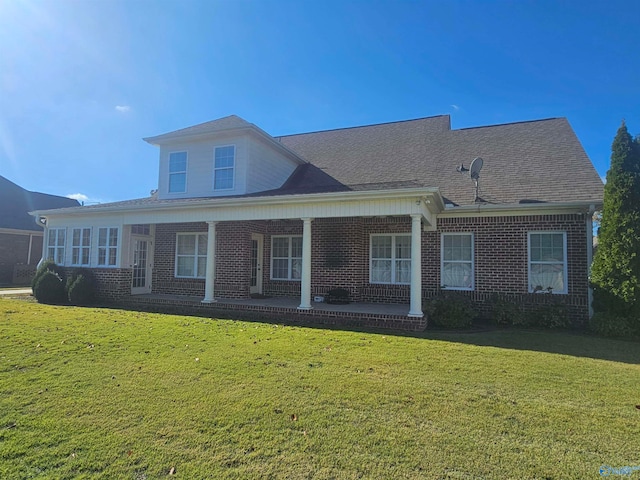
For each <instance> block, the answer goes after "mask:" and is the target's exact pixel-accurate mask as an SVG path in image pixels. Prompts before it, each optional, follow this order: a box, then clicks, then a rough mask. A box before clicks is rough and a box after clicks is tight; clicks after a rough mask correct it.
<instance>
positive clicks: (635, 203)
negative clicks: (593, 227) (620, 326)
mask: <svg viewBox="0 0 640 480" xmlns="http://www.w3.org/2000/svg"><path fill="white" fill-rule="evenodd" d="M591 281H592V283H593V286H594V304H593V306H594V309H595V310H596V311H601V312H610V313H613V314H616V315H620V316H624V317H633V319H634V322H633V323H635V324H636V326H637V327H638V326H640V141H639V139H637V138H636V139H635V140H634V139H633V138H631V135H630V134H629V132H628V130H627V126H626V125H625V123H624V121H623V122H622V125H621V126H620V128H619V129H618V133H617V134H616V137H615V139H614V140H613V144H612V145H611V166H610V167H609V171H608V172H607V184H606V185H605V187H604V206H603V210H602V223H601V226H600V231H599V233H598V250H597V252H596V256H595V259H594V261H593V266H592V269H591Z"/></svg>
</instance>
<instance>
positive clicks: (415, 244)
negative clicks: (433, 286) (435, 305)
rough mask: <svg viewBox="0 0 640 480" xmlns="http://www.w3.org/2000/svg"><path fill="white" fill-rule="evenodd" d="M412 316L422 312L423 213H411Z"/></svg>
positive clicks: (420, 315)
mask: <svg viewBox="0 0 640 480" xmlns="http://www.w3.org/2000/svg"><path fill="white" fill-rule="evenodd" d="M409 316H410V317H423V316H424V314H423V313H422V215H411V305H410V307H409Z"/></svg>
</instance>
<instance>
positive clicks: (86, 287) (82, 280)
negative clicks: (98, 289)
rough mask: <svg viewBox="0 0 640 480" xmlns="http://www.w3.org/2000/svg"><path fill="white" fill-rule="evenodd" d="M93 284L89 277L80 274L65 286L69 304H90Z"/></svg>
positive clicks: (93, 290)
mask: <svg viewBox="0 0 640 480" xmlns="http://www.w3.org/2000/svg"><path fill="white" fill-rule="evenodd" d="M94 292H95V288H94V284H93V281H92V280H91V278H89V277H88V276H84V275H82V274H80V275H78V276H77V277H75V279H74V280H73V281H72V282H71V283H70V284H68V286H67V296H68V298H69V303H70V304H71V305H91V304H92V303H93V299H94Z"/></svg>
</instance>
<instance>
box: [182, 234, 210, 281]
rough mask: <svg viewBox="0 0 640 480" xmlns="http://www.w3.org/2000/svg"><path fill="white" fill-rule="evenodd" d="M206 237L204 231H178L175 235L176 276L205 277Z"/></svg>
mask: <svg viewBox="0 0 640 480" xmlns="http://www.w3.org/2000/svg"><path fill="white" fill-rule="evenodd" d="M207 239H208V235H207V234H206V233H178V235H177V237H176V277H186V278H205V277H206V274H207Z"/></svg>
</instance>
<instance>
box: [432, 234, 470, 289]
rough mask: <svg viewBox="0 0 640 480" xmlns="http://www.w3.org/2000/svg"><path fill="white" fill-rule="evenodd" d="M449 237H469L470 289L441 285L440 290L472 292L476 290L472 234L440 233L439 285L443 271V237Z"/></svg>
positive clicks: (450, 261)
mask: <svg viewBox="0 0 640 480" xmlns="http://www.w3.org/2000/svg"><path fill="white" fill-rule="evenodd" d="M451 235H459V236H462V235H470V236H471V287H447V286H446V285H441V286H440V288H441V289H442V290H462V291H465V292H472V291H474V290H475V288H476V262H475V235H474V234H473V232H442V233H441V234H440V283H442V272H443V271H444V264H445V260H444V237H445V236H451ZM447 263H469V261H468V260H447Z"/></svg>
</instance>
